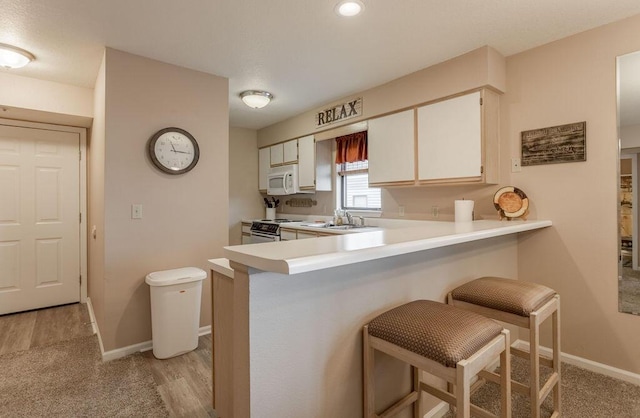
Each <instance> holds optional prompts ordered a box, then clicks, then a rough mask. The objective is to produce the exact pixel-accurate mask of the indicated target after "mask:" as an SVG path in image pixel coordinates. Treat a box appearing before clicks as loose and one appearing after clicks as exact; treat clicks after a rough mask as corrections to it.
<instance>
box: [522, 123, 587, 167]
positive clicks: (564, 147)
mask: <svg viewBox="0 0 640 418" xmlns="http://www.w3.org/2000/svg"><path fill="white" fill-rule="evenodd" d="M586 132H587V122H577V123H570V124H568V125H560V126H552V127H549V128H542V129H534V130H532V131H523V132H522V161H521V163H522V165H523V166H528V165H540V164H554V163H569V162H576V161H586V160H587V144H586V137H587V134H586Z"/></svg>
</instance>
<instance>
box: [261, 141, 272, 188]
mask: <svg viewBox="0 0 640 418" xmlns="http://www.w3.org/2000/svg"><path fill="white" fill-rule="evenodd" d="M270 167H271V149H270V147H266V148H260V149H259V150H258V189H259V190H260V191H264V192H266V191H267V174H269V168H270Z"/></svg>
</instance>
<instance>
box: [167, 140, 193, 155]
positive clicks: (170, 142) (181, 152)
mask: <svg viewBox="0 0 640 418" xmlns="http://www.w3.org/2000/svg"><path fill="white" fill-rule="evenodd" d="M169 144H171V151H173V152H175V153H178V154H191V153H190V152H186V151H178V150H177V149H176V147H175V146H174V145H173V141H172V140H169Z"/></svg>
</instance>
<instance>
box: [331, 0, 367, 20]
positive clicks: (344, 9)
mask: <svg viewBox="0 0 640 418" xmlns="http://www.w3.org/2000/svg"><path fill="white" fill-rule="evenodd" d="M335 10H336V13H337V14H338V15H340V16H344V17H352V16H356V15H359V14H360V13H361V12H362V11H363V10H364V4H363V3H362V2H361V1H360V0H344V1H341V2H340V3H338V4H337V5H336V8H335Z"/></svg>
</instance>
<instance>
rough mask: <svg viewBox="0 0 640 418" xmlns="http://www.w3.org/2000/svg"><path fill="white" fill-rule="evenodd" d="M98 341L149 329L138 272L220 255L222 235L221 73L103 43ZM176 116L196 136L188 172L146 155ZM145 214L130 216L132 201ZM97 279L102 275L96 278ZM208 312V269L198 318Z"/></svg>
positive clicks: (113, 341)
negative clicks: (160, 165) (169, 169)
mask: <svg viewBox="0 0 640 418" xmlns="http://www.w3.org/2000/svg"><path fill="white" fill-rule="evenodd" d="M105 115H106V122H105V168H104V213H105V218H104V230H98V234H99V235H104V239H105V271H104V320H103V322H102V323H99V326H100V331H101V334H102V341H103V344H104V348H105V350H107V351H109V350H113V349H115V348H119V347H124V346H128V345H132V344H136V343H140V342H144V341H148V340H150V339H151V314H150V301H149V287H148V286H147V285H146V284H145V283H144V278H145V275H146V274H148V273H150V272H152V271H157V270H165V269H172V268H178V267H184V266H196V267H200V268H202V269H205V270H208V268H207V259H209V258H213V257H220V256H222V247H223V246H224V245H226V244H227V242H228V204H227V196H228V186H229V170H228V164H229V148H228V140H229V132H228V124H229V114H228V80H227V79H226V78H222V77H217V76H213V75H210V74H205V73H201V72H197V71H192V70H188V69H185V68H180V67H176V66H173V65H168V64H164V63H161V62H158V61H153V60H150V59H146V58H142V57H139V56H135V55H131V54H127V53H124V52H121V51H117V50H113V49H107V51H106V106H105ZM169 126H176V127H180V128H183V129H186V130H187V131H189V132H190V133H191V134H192V135H193V136H194V137H195V138H196V140H197V141H198V144H199V146H200V161H199V162H198V165H197V166H196V167H195V168H194V169H193V170H192V171H190V172H189V173H186V174H184V175H180V176H172V175H168V174H165V173H162V172H160V171H159V170H157V169H156V168H155V167H154V166H153V165H152V163H151V162H150V160H149V158H148V156H147V151H146V146H147V141H148V140H149V138H150V137H151V136H152V135H153V134H154V133H155V132H157V131H158V130H160V129H162V128H165V127H169ZM134 203H135V204H141V205H143V219H140V220H132V219H131V205H132V204H134ZM97 280H98V282H99V281H100V278H99V279H97ZM210 320H211V297H210V278H208V279H207V280H206V281H205V283H204V288H203V297H202V310H201V317H200V325H201V326H204V325H208V324H210V323H211V322H210Z"/></svg>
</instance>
